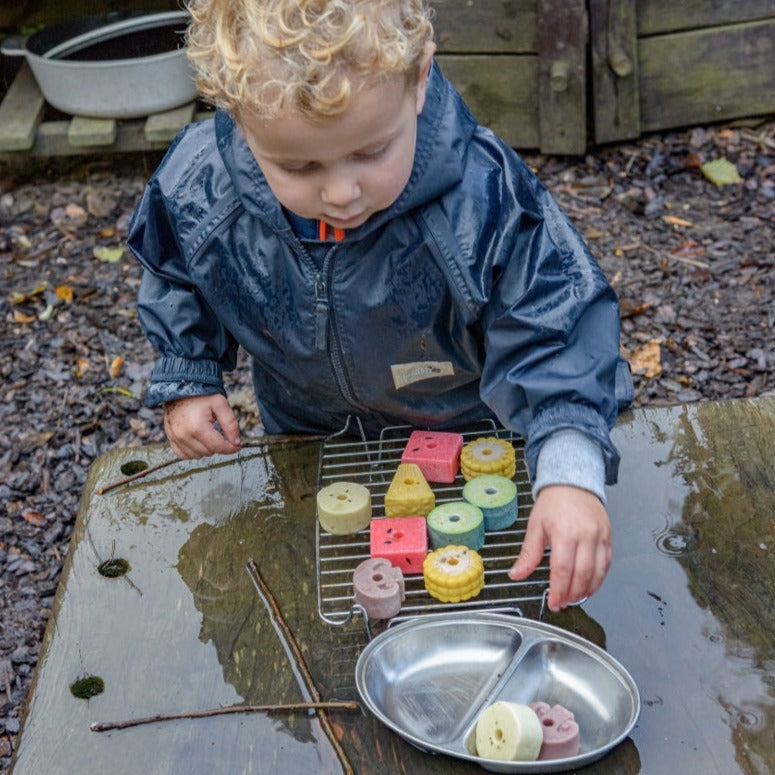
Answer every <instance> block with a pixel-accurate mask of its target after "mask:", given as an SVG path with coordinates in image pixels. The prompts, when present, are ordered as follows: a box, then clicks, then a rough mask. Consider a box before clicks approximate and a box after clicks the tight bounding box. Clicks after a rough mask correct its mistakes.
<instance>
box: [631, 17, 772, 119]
mask: <svg viewBox="0 0 775 775" xmlns="http://www.w3.org/2000/svg"><path fill="white" fill-rule="evenodd" d="M773 62H775V19H771V20H768V21H763V22H752V23H747V24H738V25H731V26H728V27H717V28H713V29H709V30H696V31H692V32H683V33H676V34H673V35H664V36H660V37H655V38H643V39H641V40H640V42H639V58H638V66H639V70H640V76H639V81H640V115H641V122H640V123H641V130H642V131H646V132H647V131H654V130H658V129H663V128H666V127H676V126H685V125H688V124H701V123H707V122H711V121H719V120H722V119H728V118H734V117H738V116H755V115H763V114H766V113H770V112H773V111H775V65H773Z"/></svg>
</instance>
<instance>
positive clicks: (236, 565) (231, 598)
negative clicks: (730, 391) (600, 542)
mask: <svg viewBox="0 0 775 775" xmlns="http://www.w3.org/2000/svg"><path fill="white" fill-rule="evenodd" d="M615 441H616V443H617V445H618V446H619V448H620V450H621V452H622V458H623V463H622V468H621V474H620V483H619V485H618V486H616V487H614V488H611V489H610V492H609V508H610V512H611V515H612V519H613V522H614V526H615V551H614V562H613V565H612V567H611V571H610V573H609V575H608V578H607V579H606V582H605V584H604V585H603V588H602V589H601V590H600V592H598V594H596V595H595V596H594V597H593V598H591V599H589V600H588V601H586V602H585V603H584V604H583V605H582V606H579V607H575V608H571V609H568V610H567V611H566V612H564V613H562V614H560V615H550V614H547V615H546V616H545V617H544V619H545V621H549V622H551V623H553V624H557V625H559V626H562V627H565V628H567V629H569V630H572V631H575V632H577V633H579V634H581V635H583V636H584V637H586V638H588V639H589V640H592V641H593V642H595V643H597V644H598V645H600V646H603V647H604V648H605V649H606V650H607V651H608V652H609V653H611V654H612V655H613V656H614V657H615V658H616V659H617V660H619V661H620V662H621V663H622V664H623V665H624V666H625V667H626V668H627V669H628V670H629V671H630V673H631V674H632V676H633V677H634V679H635V681H636V683H637V684H638V687H639V691H640V695H641V701H642V709H641V714H640V718H639V721H638V723H637V725H636V726H635V728H634V729H633V731H632V734H631V736H630V737H629V738H628V739H627V740H626V741H625V742H624V743H622V744H621V745H620V746H618V747H617V748H615V749H614V750H613V751H612V752H611V753H610V754H609V755H607V756H606V757H604V758H603V759H601V760H600V761H599V762H597V763H595V764H593V765H591V766H590V767H589V768H588V769H585V770H584V771H585V772H587V771H588V772H590V773H592V772H594V773H617V774H620V773H638V772H643V773H649V774H653V773H665V774H667V773H670V775H672V774H673V773H703V775H712V774H713V773H718V775H729V773H764V772H768V771H773V770H775V616H773V583H774V582H775V521H773V514H775V462H774V461H775V399H770V398H767V399H758V400H736V401H730V402H720V403H706V404H693V405H689V406H680V407H670V408H653V409H640V410H636V411H634V412H631V413H628V414H626V415H624V416H623V417H622V418H621V419H620V421H619V423H618V425H617V428H616V429H615ZM318 453H319V445H318V443H310V442H307V443H289V444H275V445H273V446H272V447H271V448H270V449H263V450H260V449H246V450H243V452H242V453H240V455H239V456H237V457H230V458H221V459H218V460H217V461H216V462H214V461H213V459H210V460H208V461H206V462H188V463H176V464H174V465H173V466H169V467H167V468H164V469H162V470H160V471H158V472H156V473H154V474H151V475H149V476H148V477H146V478H143V479H141V480H138V481H136V482H134V483H132V484H131V485H128V486H124V487H121V488H117V489H115V490H112V491H110V492H109V493H105V494H102V495H101V494H99V493H98V490H99V488H100V487H102V486H104V485H105V484H107V483H111V482H113V481H115V480H117V479H120V478H121V477H122V469H123V470H124V471H127V470H131V467H132V464H133V463H134V462H136V461H138V460H139V461H142V462H143V463H147V464H153V463H156V462H159V461H162V460H164V459H166V458H167V456H168V455H169V452H168V450H167V449H166V448H165V447H161V446H155V447H147V448H135V449H125V450H116V451H114V452H112V453H110V454H107V455H105V456H104V457H102V458H100V459H99V460H97V461H95V463H94V464H93V466H92V469H91V471H90V476H89V479H88V482H87V484H86V487H85V492H84V495H83V500H82V506H81V510H80V513H79V516H78V520H77V525H76V530H75V532H74V537H73V542H72V545H71V550H70V553H69V556H68V558H67V561H66V564H65V568H64V572H63V575H62V582H61V584H60V587H59V590H58V593H57V598H56V602H55V606H54V611H53V615H52V618H51V622H50V623H49V627H48V630H47V632H46V636H45V642H44V644H43V649H42V653H41V658H40V661H39V665H38V668H37V673H36V681H35V683H34V685H33V687H32V689H31V693H30V699H29V704H28V708H27V715H26V718H25V721H24V723H23V726H22V730H21V733H20V736H19V747H18V750H17V755H16V760H15V765H14V768H13V772H14V773H15V775H39V774H40V773H79V774H82V775H90V773H95V774H96V773H104V772H111V773H114V775H121V774H122V773H132V775H134V774H135V773H138V772H143V773H148V775H151V774H152V773H182V772H186V773H192V774H194V775H195V774H196V773H207V774H208V775H211V774H213V773H224V774H228V775H234V773H276V772H287V773H296V772H332V773H338V772H342V771H343V767H342V764H341V761H340V756H339V755H338V754H337V752H336V751H335V748H334V746H332V744H331V743H330V741H329V739H328V738H327V737H326V735H325V734H324V732H323V730H322V728H321V724H320V722H319V720H318V718H316V717H313V716H309V715H306V714H300V713H281V714H265V713H250V714H239V715H226V716H218V717H212V718H197V719H183V720H177V721H166V722H164V723H155V724H148V725H143V726H137V727H133V728H130V729H122V730H116V731H112V732H94V731H91V730H90V724H91V723H92V722H94V721H116V720H122V719H131V718H135V717H141V716H152V715H155V714H158V713H170V712H177V711H181V710H195V709H207V708H213V707H217V706H227V705H233V704H238V703H249V704H259V703H289V702H296V701H299V700H300V699H301V696H300V692H299V688H298V682H297V674H296V672H295V668H293V667H292V663H291V661H290V660H289V659H288V657H287V655H286V653H285V652H284V651H283V649H282V648H279V647H278V632H277V631H276V630H275V629H274V627H273V625H272V623H271V618H270V617H269V616H268V614H267V609H266V607H265V606H264V605H263V604H262V602H261V599H260V598H259V596H258V595H257V594H256V589H255V586H254V583H253V581H252V580H251V578H250V576H249V574H248V573H247V571H246V566H247V563H248V561H249V560H250V559H254V560H255V561H256V563H257V564H258V566H259V567H260V569H261V573H262V576H263V577H264V578H265V579H266V581H267V584H268V585H269V587H270V588H271V589H272V590H273V594H274V597H275V599H276V602H277V605H278V607H279V608H280V610H281V611H282V615H283V616H284V618H285V620H286V621H287V623H288V626H289V627H290V629H291V630H292V632H293V634H294V636H295V638H296V640H297V641H298V643H299V644H300V647H301V649H302V652H303V655H304V660H305V662H306V663H307V665H308V666H309V669H310V672H311V674H312V676H313V678H314V681H315V683H316V684H317V687H318V689H319V691H320V693H321V695H322V696H323V697H324V698H326V699H330V698H332V697H336V698H338V699H353V698H356V699H357V691H356V690H355V688H354V685H353V684H354V681H353V666H354V660H355V658H356V657H357V653H358V650H359V649H360V648H361V647H362V646H363V643H364V632H363V627H362V623H361V625H359V624H358V623H357V622H356V623H353V625H348V626H347V627H344V628H339V627H333V626H331V625H330V624H327V623H325V622H324V621H322V620H321V618H320V617H319V615H318V611H317V596H316V577H317V570H316V549H315V539H314V520H315V493H316V488H317V465H318ZM110 559H113V560H118V559H123V560H126V561H127V562H128V563H129V566H130V570H129V572H128V573H127V574H126V575H124V576H119V577H117V578H108V577H105V576H103V575H101V574H100V572H99V571H98V567H99V566H100V565H101V563H103V562H105V561H107V560H110ZM90 675H91V676H99V677H100V678H102V679H103V680H104V684H105V690H104V692H102V693H101V694H99V695H96V696H94V697H92V698H91V699H89V700H88V701H87V700H83V699H77V698H75V697H74V696H73V695H72V693H71V690H70V685H71V684H72V683H73V682H74V681H75V680H76V679H79V678H82V677H84V676H90ZM329 719H330V721H331V725H332V728H333V729H334V730H335V731H336V732H337V733H338V735H339V736H340V737H341V741H342V742H341V745H342V748H343V749H344V752H345V754H346V756H347V758H348V759H349V761H350V762H351V764H352V767H353V769H354V771H355V772H357V773H377V772H379V773H394V772H395V773H399V772H412V773H458V772H461V773H462V772H480V771H483V770H480V768H478V767H477V766H475V765H471V764H469V763H467V762H463V761H460V760H457V759H454V758H450V757H447V756H437V755H430V754H426V753H422V752H420V751H419V750H417V749H415V748H413V747H412V746H411V745H409V744H408V743H406V742H405V741H404V740H403V739H402V738H400V737H399V736H397V735H395V734H394V733H393V732H392V731H390V730H389V729H388V728H387V727H385V726H384V725H382V724H381V723H380V722H379V721H377V720H376V719H375V718H374V717H373V716H371V715H370V714H369V713H367V712H361V711H357V712H354V713H353V712H343V711H336V712H331V713H329Z"/></svg>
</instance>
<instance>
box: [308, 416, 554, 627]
mask: <svg viewBox="0 0 775 775" xmlns="http://www.w3.org/2000/svg"><path fill="white" fill-rule="evenodd" d="M413 430H415V429H414V428H412V427H410V426H403V425H402V426H392V427H390V428H385V429H384V430H383V431H382V434H381V435H380V438H379V439H376V440H370V441H367V440H365V437H363V435H362V434H361V438H358V437H357V436H355V435H353V433H352V432H351V431H350V429H349V423H348V426H347V427H345V428H344V429H343V430H342V431H340V432H339V433H337V434H335V435H333V436H329V437H328V438H327V439H326V440H325V441H324V442H323V445H322V447H321V452H320V460H319V467H318V489H322V488H323V487H325V486H327V485H329V484H332V483H333V482H336V481H348V482H357V483H358V484H362V485H364V486H365V487H368V489H369V491H370V495H371V504H372V512H373V515H374V516H375V517H380V516H384V514H385V493H386V492H387V489H388V487H389V486H390V483H391V481H392V480H393V476H394V475H395V473H396V469H397V467H398V464H399V463H400V462H401V454H402V452H403V451H404V448H405V446H406V444H407V442H408V440H409V435H410V434H411V432H412V431H413ZM456 430H457V432H458V433H461V434H462V435H463V439H464V442H468V441H472V440H473V439H476V438H479V437H480V436H496V437H498V438H501V439H506V440H508V441H510V442H511V443H512V444H513V445H514V448H515V451H516V460H517V467H516V472H515V474H514V477H513V478H514V481H515V482H516V485H517V498H518V501H517V503H518V506H517V520H516V522H515V524H514V525H512V526H511V527H510V528H508V529H507V530H502V531H497V532H488V533H487V538H486V542H485V545H484V547H483V548H482V549H481V550H480V552H479V553H480V554H481V555H482V559H483V561H484V572H485V584H484V589H483V590H482V591H481V592H480V593H479V595H478V596H477V597H475V598H473V599H471V600H466V601H464V602H462V603H442V602H440V601H438V600H436V599H435V598H433V597H431V596H430V595H429V594H428V593H427V592H426V591H425V585H424V583H423V577H422V574H419V575H405V576H404V583H405V587H406V600H405V601H404V604H403V606H402V607H401V611H400V612H399V614H398V615H397V616H395V617H394V618H393V619H391V623H393V622H397V621H399V620H403V619H408V618H412V617H415V616H418V615H422V614H426V613H441V612H449V611H456V610H460V611H471V610H488V611H497V610H505V611H509V612H516V613H517V614H518V615H521V616H525V615H528V613H527V611H530V612H531V613H532V615H533V616H534V618H538V619H540V618H541V617H542V616H543V610H544V603H545V600H546V593H547V592H548V588H549V565H548V560H547V557H544V560H543V561H542V563H541V565H540V566H539V567H538V568H537V569H536V570H535V571H534V572H533V574H532V575H531V576H530V577H529V578H528V579H527V580H525V581H512V580H511V579H509V577H508V576H507V575H506V571H507V570H508V569H509V568H510V567H511V565H512V563H513V562H514V559H515V558H516V556H517V554H518V553H519V549H520V547H521V545H522V540H523V538H524V535H525V529H526V526H527V519H528V516H529V514H530V509H531V508H532V505H533V500H532V496H531V491H530V480H529V477H528V473H527V465H526V463H525V457H524V439H523V438H522V437H521V436H519V435H517V434H514V433H512V432H511V431H507V430H505V429H503V428H500V427H498V426H497V425H496V424H495V423H493V422H483V423H478V424H476V425H474V426H468V427H467V428H465V429H456ZM429 484H430V487H431V489H433V491H434V493H435V496H436V504H437V505H439V504H441V503H445V502H447V501H457V500H461V499H462V497H463V496H462V490H463V485H464V484H465V480H464V479H463V477H462V475H461V474H458V476H457V478H456V479H455V481H454V482H453V483H452V484H438V483H434V482H430V483H429ZM315 523H316V528H315V530H316V554H317V582H318V612H319V614H320V617H321V618H322V619H323V621H325V622H327V623H328V624H332V625H336V626H343V625H345V624H347V623H348V622H350V621H351V620H352V619H353V617H354V616H355V615H356V614H357V615H361V616H363V618H364V621H365V624H366V629H367V632H369V636H370V630H369V625H368V617H367V616H366V612H365V611H364V610H363V608H362V607H361V606H360V605H358V604H356V603H355V599H354V595H353V585H352V578H353V573H354V571H355V568H356V566H357V565H358V564H359V563H360V562H362V561H363V560H366V559H368V558H369V557H370V556H371V553H370V541H369V530H368V528H367V529H364V530H361V531H360V532H358V533H355V534H353V535H345V536H340V535H332V534H331V533H327V532H325V531H324V530H322V529H321V527H320V522H319V520H315Z"/></svg>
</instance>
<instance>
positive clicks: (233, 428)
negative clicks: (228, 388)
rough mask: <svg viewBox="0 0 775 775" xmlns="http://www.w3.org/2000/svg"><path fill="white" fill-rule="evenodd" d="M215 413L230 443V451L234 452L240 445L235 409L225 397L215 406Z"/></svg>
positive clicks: (224, 436) (224, 435)
mask: <svg viewBox="0 0 775 775" xmlns="http://www.w3.org/2000/svg"><path fill="white" fill-rule="evenodd" d="M213 414H214V416H215V419H216V421H217V422H218V425H220V426H221V432H222V433H223V438H225V439H226V441H227V442H228V443H229V444H230V449H229V450H228V451H229V452H234V451H235V450H236V448H238V447H239V445H240V432H239V423H238V422H237V418H236V416H235V415H234V411H233V410H232V408H231V407H230V406H229V403H228V401H226V400H225V399H224V400H223V402H220V401H219V402H218V403H217V404H216V405H215V406H214V407H213Z"/></svg>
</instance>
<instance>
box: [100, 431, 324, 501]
mask: <svg viewBox="0 0 775 775" xmlns="http://www.w3.org/2000/svg"><path fill="white" fill-rule="evenodd" d="M325 438H326V437H325V436H304V435H295V436H267V437H266V438H264V439H258V440H257V441H243V442H242V444H241V445H240V449H247V448H249V447H271V446H275V445H276V444H295V443H298V442H302V441H321V440H322V439H325ZM180 462H181V459H180V458H177V457H175V458H172V460H165V461H163V462H161V463H156V464H155V465H152V466H148V468H144V469H143V470H142V471H139V472H138V473H136V474H132V475H131V476H127V477H124V478H123V479H119V480H118V481H116V482H112V483H111V484H106V485H103V486H102V487H98V488H97V494H98V495H104V494H105V493H106V492H110V491H111V490H115V489H116V487H121V486H122V485H124V484H129V483H130V482H134V481H135V480H136V479H142V478H143V477H144V476H148V474H152V473H155V472H156V471H160V470H161V469H162V468H166V467H167V466H171V465H172V464H173V463H180Z"/></svg>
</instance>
